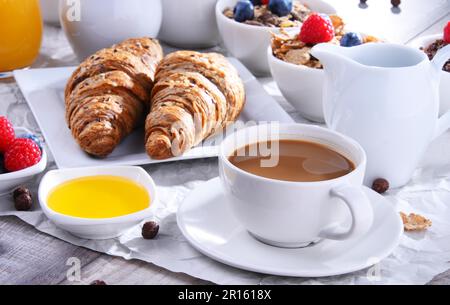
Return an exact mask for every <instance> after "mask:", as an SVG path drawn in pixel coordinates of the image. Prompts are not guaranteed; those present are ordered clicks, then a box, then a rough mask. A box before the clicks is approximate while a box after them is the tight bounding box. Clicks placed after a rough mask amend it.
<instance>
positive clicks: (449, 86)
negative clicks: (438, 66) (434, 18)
mask: <svg viewBox="0 0 450 305" xmlns="http://www.w3.org/2000/svg"><path fill="white" fill-rule="evenodd" d="M437 39H442V34H434V35H427V36H423V37H419V38H417V39H415V40H413V41H412V42H411V43H410V45H411V46H412V47H416V48H426V47H428V46H429V45H430V44H432V43H433V42H434V41H436V40H437ZM440 100H441V105H440V109H439V112H440V114H441V115H443V114H445V113H446V112H447V111H449V110H450V72H446V71H442V74H441V84H440Z"/></svg>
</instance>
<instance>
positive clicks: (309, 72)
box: [267, 47, 325, 123]
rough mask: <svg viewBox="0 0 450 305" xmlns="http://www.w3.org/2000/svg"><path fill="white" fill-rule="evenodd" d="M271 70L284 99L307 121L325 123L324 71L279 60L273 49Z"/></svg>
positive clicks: (268, 51) (270, 48)
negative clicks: (323, 101) (323, 98)
mask: <svg viewBox="0 0 450 305" xmlns="http://www.w3.org/2000/svg"><path fill="white" fill-rule="evenodd" d="M267 56H268V58H269V65H270V70H271V71H272V76H273V79H274V80H275V82H276V83H277V85H278V88H279V89H280V91H281V93H282V94H283V96H284V98H285V99H286V100H287V101H288V102H289V103H290V104H291V105H292V106H293V107H294V108H295V109H296V110H297V111H298V112H299V113H300V115H301V116H303V117H304V118H305V119H308V120H311V121H314V122H319V123H324V122H325V119H324V114H323V103H322V90H323V83H324V80H325V73H324V72H323V70H322V69H315V68H310V67H307V66H301V65H295V64H292V63H288V62H285V61H282V60H281V59H278V58H277V57H276V56H274V55H273V52H272V47H269V48H268V50H267Z"/></svg>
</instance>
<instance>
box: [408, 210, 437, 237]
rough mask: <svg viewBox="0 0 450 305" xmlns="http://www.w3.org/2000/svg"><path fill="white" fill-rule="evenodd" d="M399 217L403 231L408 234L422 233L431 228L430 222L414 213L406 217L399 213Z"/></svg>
mask: <svg viewBox="0 0 450 305" xmlns="http://www.w3.org/2000/svg"><path fill="white" fill-rule="evenodd" d="M400 216H401V217H402V220H403V226H404V228H405V231H409V232H411V231H424V230H426V229H428V228H429V227H431V225H432V224H433V223H432V222H431V220H429V219H427V218H425V217H423V216H421V215H418V214H414V213H411V214H409V215H406V214H405V213H403V212H401V213H400Z"/></svg>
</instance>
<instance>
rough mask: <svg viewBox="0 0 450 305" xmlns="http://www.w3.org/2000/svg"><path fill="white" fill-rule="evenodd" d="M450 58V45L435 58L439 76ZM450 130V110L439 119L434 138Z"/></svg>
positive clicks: (434, 62)
mask: <svg viewBox="0 0 450 305" xmlns="http://www.w3.org/2000/svg"><path fill="white" fill-rule="evenodd" d="M449 58H450V45H447V46H446V47H444V48H442V49H440V50H439V51H438V52H437V53H436V55H435V56H434V58H433V60H432V62H431V63H432V65H433V68H434V69H435V70H436V71H437V74H438V75H439V76H440V73H441V71H442V67H443V66H444V64H445V63H446V62H447V60H448V59H449ZM445 98H447V97H445ZM448 98H450V97H448ZM449 128H450V110H449V111H447V112H446V113H445V114H444V115H442V116H441V117H440V118H439V121H438V124H437V128H436V132H435V134H434V137H435V138H437V137H439V136H441V135H442V134H443V133H444V132H446V131H447V130H448V129H449Z"/></svg>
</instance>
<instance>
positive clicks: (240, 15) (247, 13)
mask: <svg viewBox="0 0 450 305" xmlns="http://www.w3.org/2000/svg"><path fill="white" fill-rule="evenodd" d="M254 9H255V7H254V6H253V4H252V3H251V2H250V1H249V0H240V1H239V2H238V3H237V4H236V6H235V7H234V20H236V21H237V22H244V21H247V20H251V19H253V17H254V16H255V12H254Z"/></svg>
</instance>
